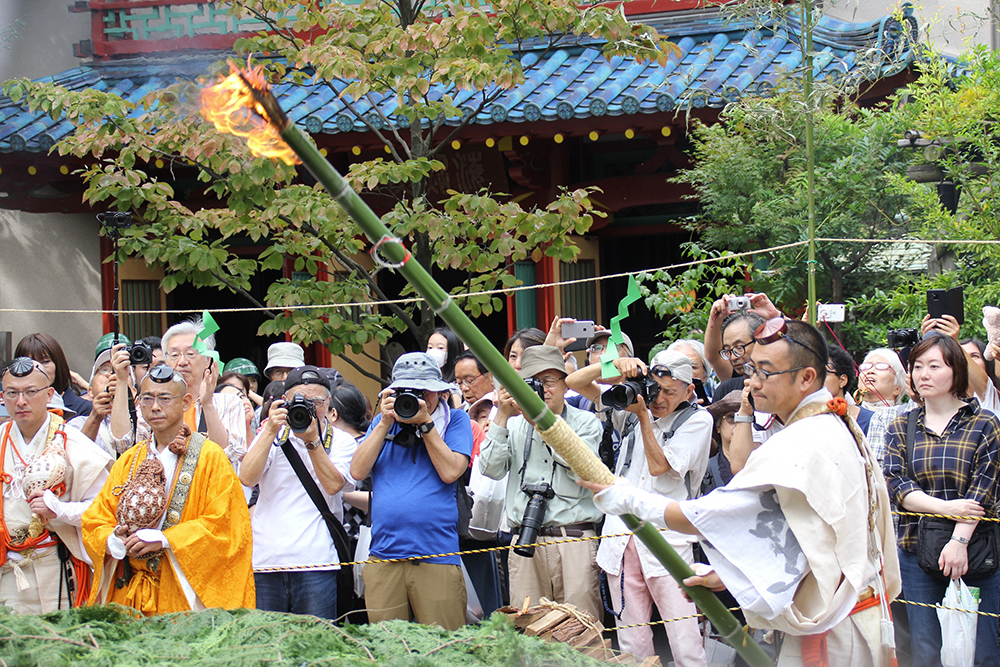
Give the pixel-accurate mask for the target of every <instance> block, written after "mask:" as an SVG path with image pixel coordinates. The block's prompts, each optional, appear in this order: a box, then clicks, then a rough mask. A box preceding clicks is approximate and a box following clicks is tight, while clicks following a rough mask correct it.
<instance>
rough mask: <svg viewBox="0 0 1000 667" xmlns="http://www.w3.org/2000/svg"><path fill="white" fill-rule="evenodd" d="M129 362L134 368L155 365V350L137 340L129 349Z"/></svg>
mask: <svg viewBox="0 0 1000 667" xmlns="http://www.w3.org/2000/svg"><path fill="white" fill-rule="evenodd" d="M128 362H129V363H130V364H132V365H133V366H148V365H149V364H151V363H153V348H151V347H150V346H149V344H147V343H144V342H143V341H141V340H137V341H136V342H135V343H133V344H132V347H130V348H128Z"/></svg>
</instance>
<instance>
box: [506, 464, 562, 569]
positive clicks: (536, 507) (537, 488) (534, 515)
mask: <svg viewBox="0 0 1000 667" xmlns="http://www.w3.org/2000/svg"><path fill="white" fill-rule="evenodd" d="M521 491H522V492H523V493H526V494H528V496H530V497H529V498H528V506H527V507H525V508H524V518H523V519H521V534H520V535H519V536H518V538H517V544H516V545H515V546H514V553H516V554H517V555H518V556H524V557H525V558H534V556H535V547H532V546H526V545H529V544H534V543H535V541H536V540H537V539H538V530H539V529H540V528H541V527H542V524H543V523H545V503H546V502H548V501H549V500H551V499H552V498H553V497H555V495H556V492H555V491H553V490H552V487H551V486H549V485H548V484H544V483H543V484H523V483H522V484H521Z"/></svg>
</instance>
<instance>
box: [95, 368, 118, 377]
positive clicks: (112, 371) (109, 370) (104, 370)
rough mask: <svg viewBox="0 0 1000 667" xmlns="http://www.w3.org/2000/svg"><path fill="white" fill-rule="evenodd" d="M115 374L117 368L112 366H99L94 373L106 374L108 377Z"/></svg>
mask: <svg viewBox="0 0 1000 667" xmlns="http://www.w3.org/2000/svg"><path fill="white" fill-rule="evenodd" d="M114 374H115V369H113V368H111V367H110V366H109V367H108V368H98V369H97V372H96V373H94V375H105V376H107V377H111V376H112V375H114Z"/></svg>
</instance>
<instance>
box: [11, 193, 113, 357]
mask: <svg viewBox="0 0 1000 667" xmlns="http://www.w3.org/2000/svg"><path fill="white" fill-rule="evenodd" d="M99 244H100V241H99V240H98V223H97V220H95V219H94V218H93V217H91V216H89V215H65V214H60V213H43V214H34V213H24V212H21V211H4V210H0V308H16V309H30V310H63V309H91V310H97V309H100V307H101V276H100V248H99ZM0 323H2V325H0V330H3V331H10V332H12V333H13V341H12V343H11V347H12V348H13V347H16V346H17V342H18V341H19V340H21V338H22V337H24V336H25V335H26V334H29V333H34V332H36V331H44V332H46V333H49V334H51V335H52V336H54V337H55V339H56V340H58V341H59V343H60V344H61V345H62V347H63V350H64V351H65V352H66V357H67V359H68V360H69V365H70V368H72V369H73V370H75V371H77V372H79V373H80V374H81V375H83V376H84V377H90V369H91V366H92V365H93V363H94V345H95V344H96V343H97V339H98V338H100V336H101V316H100V315H99V314H96V313H95V314H48V313H27V312H20V313H11V312H0ZM12 351H13V350H12Z"/></svg>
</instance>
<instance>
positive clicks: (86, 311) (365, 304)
mask: <svg viewBox="0 0 1000 667" xmlns="http://www.w3.org/2000/svg"><path fill="white" fill-rule="evenodd" d="M816 241H817V242H821V243H885V244H911V243H915V244H923V245H938V244H949V245H1000V240H997V239H983V240H977V239H836V238H825V237H824V238H817V239H816ZM808 244H809V241H795V242H793V243H785V244H782V245H777V246H771V247H768V248H760V249H758V250H747V251H745V252H738V253H728V254H725V255H721V256H719V257H707V258H705V259H697V260H692V261H690V262H680V263H678V264H667V265H665V266H660V267H656V268H650V269H643V270H641V271H627V272H624V273H613V274H609V275H604V276H591V277H589V278H576V279H573V280H560V281H555V282H549V283H536V284H534V285H518V286H517V287H505V288H503V289H494V290H482V291H477V292H465V293H460V294H453V295H451V298H452V299H469V298H472V297H480V296H496V295H500V294H503V295H510V294H513V293H516V292H522V291H530V290H539V289H547V288H553V287H562V286H565V285H578V284H582V283H592V282H600V281H602V280H611V279H613V278H627V277H629V276H633V275H636V274H638V273H656V272H659V271H671V270H674V269H683V268H690V267H692V266H699V265H702V264H714V263H717V262H723V261H729V260H732V259H739V258H741V257H749V256H752V255H763V254H767V253H772V252H777V251H779V250H788V249H791V248H797V247H800V246H804V245H808ZM422 301H423V299H422V298H419V297H411V298H406V299H386V300H381V301H355V302H350V303H324V304H313V305H293V306H282V305H274V306H247V307H242V308H212V309H211V310H212V312H213V313H253V312H267V311H273V310H313V309H319V308H372V307H377V306H389V305H405V304H411V303H419V302H422ZM204 310H205V309H204V308H181V309H164V310H129V311H128V313H129V314H133V315H160V314H166V315H190V314H193V313H201V312H203V311H204ZM116 312H118V311H115V310H103V309H98V308H69V309H58V308H0V313H38V314H46V315H104V314H114V313H116Z"/></svg>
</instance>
